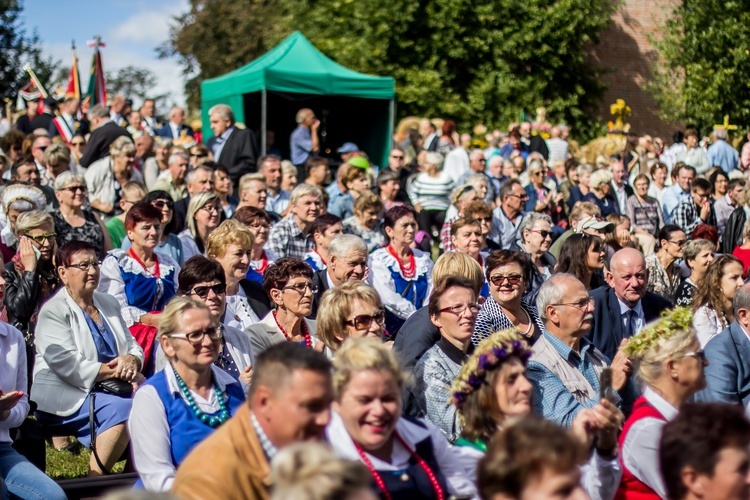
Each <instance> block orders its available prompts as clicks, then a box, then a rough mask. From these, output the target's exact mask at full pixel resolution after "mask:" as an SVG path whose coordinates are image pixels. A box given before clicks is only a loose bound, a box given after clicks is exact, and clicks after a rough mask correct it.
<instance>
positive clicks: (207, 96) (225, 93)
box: [201, 31, 395, 181]
mask: <svg viewBox="0 0 750 500" xmlns="http://www.w3.org/2000/svg"><path fill="white" fill-rule="evenodd" d="M201 95H202V113H203V115H202V118H203V123H204V124H205V125H204V127H203V128H204V132H205V136H206V138H208V137H210V136H211V130H210V128H209V127H208V123H209V117H208V110H209V109H210V108H211V106H214V105H216V104H227V105H229V106H231V107H232V110H233V111H234V114H235V118H236V120H237V121H238V122H244V123H245V125H246V126H247V127H248V128H251V129H253V130H257V131H259V132H260V134H259V136H260V138H261V144H260V146H261V152H262V153H264V154H265V152H266V151H267V150H269V149H271V145H270V144H268V143H267V134H266V132H267V131H273V132H274V135H275V141H274V144H273V147H274V148H277V149H279V150H280V151H281V152H282V154H283V155H284V156H285V157H287V158H288V157H289V135H290V134H291V133H292V131H293V130H294V129H295V128H296V126H297V124H296V123H295V121H294V118H295V115H296V113H297V111H298V110H299V109H301V108H311V109H312V110H313V111H314V112H315V114H316V116H317V117H318V118H319V119H320V121H321V126H320V129H319V135H320V151H321V154H323V155H326V154H330V155H331V156H332V157H333V158H337V156H336V152H335V150H336V148H338V147H340V146H341V144H343V143H344V142H346V141H351V142H355V143H356V144H357V145H358V146H359V148H360V149H361V150H363V151H365V152H366V153H367V154H368V156H369V157H370V158H371V160H372V161H373V162H374V163H377V164H380V165H384V164H386V163H387V156H388V153H389V149H390V144H391V136H392V134H393V119H394V111H395V109H394V106H395V104H394V97H395V83H394V80H393V78H390V77H380V76H371V75H365V74H362V73H357V72H356V71H352V70H350V69H347V68H345V67H343V66H341V65H340V64H337V63H335V62H334V61H332V60H331V59H329V58H328V57H326V56H325V55H324V54H323V53H322V52H320V51H319V50H318V49H317V48H315V46H314V45H313V44H312V43H310V41H309V40H308V39H307V38H305V36H304V35H303V34H302V33H300V32H298V31H295V32H294V33H292V34H291V35H289V36H288V37H287V38H286V39H285V40H284V41H283V42H281V43H280V44H279V45H277V46H276V47H275V48H273V49H272V50H271V51H269V52H267V53H266V54H264V55H262V56H261V57H259V58H258V59H256V60H254V61H252V62H251V63H249V64H247V65H245V66H243V67H241V68H239V69H236V70H234V71H232V72H231V73H227V74H226V75H223V76H220V77H217V78H212V79H210V80H206V81H204V82H203V84H202V86H201ZM300 181H302V179H300Z"/></svg>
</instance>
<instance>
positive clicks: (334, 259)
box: [308, 234, 367, 319]
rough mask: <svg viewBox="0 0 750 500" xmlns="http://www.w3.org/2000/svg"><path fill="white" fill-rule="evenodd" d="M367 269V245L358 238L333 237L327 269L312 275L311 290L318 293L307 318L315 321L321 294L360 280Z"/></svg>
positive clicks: (350, 236) (350, 235)
mask: <svg viewBox="0 0 750 500" xmlns="http://www.w3.org/2000/svg"><path fill="white" fill-rule="evenodd" d="M366 267H367V244H366V243H365V242H364V240H363V239H362V238H360V237H359V236H355V235H353V234H342V235H341V236H337V237H335V238H334V239H333V240H332V241H331V244H330V246H329V247H328V267H327V268H326V269H322V270H320V271H316V272H315V274H314V275H313V288H314V287H316V286H317V287H318V292H317V293H316V294H315V295H314V297H313V306H312V312H311V313H310V316H308V318H310V319H315V317H316V316H317V315H318V306H319V305H320V300H321V298H322V297H323V294H324V293H325V291H326V290H328V289H329V288H333V287H336V286H339V285H340V284H342V283H344V282H346V281H351V280H362V279H364V277H365V268H366Z"/></svg>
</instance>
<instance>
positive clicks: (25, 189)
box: [0, 184, 47, 262]
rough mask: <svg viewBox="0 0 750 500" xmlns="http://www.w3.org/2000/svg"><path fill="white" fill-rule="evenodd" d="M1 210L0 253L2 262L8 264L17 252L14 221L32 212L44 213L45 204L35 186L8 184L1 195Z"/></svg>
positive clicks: (41, 194) (42, 196)
mask: <svg viewBox="0 0 750 500" xmlns="http://www.w3.org/2000/svg"><path fill="white" fill-rule="evenodd" d="M0 196H1V197H2V210H3V214H4V216H5V220H6V222H7V223H6V224H5V226H3V229H2V231H0V252H1V253H2V257H3V261H4V262H10V261H11V260H12V259H13V256H14V255H15V254H16V252H17V251H18V243H19V242H18V237H17V236H16V229H15V227H16V219H18V217H19V216H20V215H21V214H22V213H24V212H30V211H32V210H39V211H42V212H44V211H45V209H46V207H47V202H46V200H45V197H44V193H43V192H42V191H41V190H40V189H39V188H38V187H36V186H29V185H26V184H10V185H9V186H5V189H3V192H2V194H1V195H0Z"/></svg>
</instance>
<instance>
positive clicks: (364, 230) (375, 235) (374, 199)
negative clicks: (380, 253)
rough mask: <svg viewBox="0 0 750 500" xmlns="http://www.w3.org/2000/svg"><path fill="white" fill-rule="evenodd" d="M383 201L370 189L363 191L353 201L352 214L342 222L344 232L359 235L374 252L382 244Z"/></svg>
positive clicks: (370, 250) (383, 238)
mask: <svg viewBox="0 0 750 500" xmlns="http://www.w3.org/2000/svg"><path fill="white" fill-rule="evenodd" d="M382 221H383V201H382V200H381V199H380V198H379V197H378V196H377V195H376V194H375V193H373V192H372V191H363V192H362V194H360V195H359V198H357V200H356V201H355V202H354V215H352V216H351V217H349V218H348V219H344V221H343V222H342V224H343V226H344V232H345V233H349V234H354V235H357V236H359V237H360V238H362V239H363V240H364V242H365V243H366V244H367V251H368V252H374V251H375V250H377V249H378V248H380V247H382V246H383V242H384V241H385V237H384V236H383V228H382Z"/></svg>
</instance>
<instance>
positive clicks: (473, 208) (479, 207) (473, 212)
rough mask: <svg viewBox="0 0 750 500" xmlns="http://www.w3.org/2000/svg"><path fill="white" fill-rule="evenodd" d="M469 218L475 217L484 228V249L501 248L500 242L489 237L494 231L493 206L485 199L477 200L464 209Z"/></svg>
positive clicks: (482, 228)
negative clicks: (484, 200)
mask: <svg viewBox="0 0 750 500" xmlns="http://www.w3.org/2000/svg"><path fill="white" fill-rule="evenodd" d="M464 216H465V217H466V218H467V219H474V220H475V221H477V222H478V223H479V227H480V228H481V230H482V250H485V251H488V252H489V251H492V250H500V249H501V247H500V245H499V244H498V243H496V242H494V241H492V240H491V239H489V237H490V233H491V232H492V207H491V206H490V205H488V204H487V203H485V202H483V201H475V202H472V203H471V204H469V206H468V207H466V210H464Z"/></svg>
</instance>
